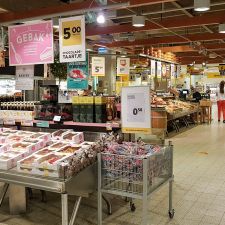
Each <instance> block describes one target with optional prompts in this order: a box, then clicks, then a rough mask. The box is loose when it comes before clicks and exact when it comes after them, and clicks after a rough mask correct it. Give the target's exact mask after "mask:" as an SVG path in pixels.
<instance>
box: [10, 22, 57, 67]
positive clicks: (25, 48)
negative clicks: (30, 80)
mask: <svg viewBox="0 0 225 225" xmlns="http://www.w3.org/2000/svg"><path fill="white" fill-rule="evenodd" d="M53 61H54V49H53V27H52V21H45V22H39V23H35V24H26V25H25V24H24V25H18V26H10V27H9V64H10V65H11V66H15V65H16V66H17V65H29V64H44V63H53Z"/></svg>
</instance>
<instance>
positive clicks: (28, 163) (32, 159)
mask: <svg viewBox="0 0 225 225" xmlns="http://www.w3.org/2000/svg"><path fill="white" fill-rule="evenodd" d="M40 157H41V156H37V155H34V154H33V155H30V156H28V157H26V158H24V159H21V160H19V161H18V162H17V171H18V172H23V173H31V174H34V170H35V164H36V161H37V159H38V158H40Z"/></svg>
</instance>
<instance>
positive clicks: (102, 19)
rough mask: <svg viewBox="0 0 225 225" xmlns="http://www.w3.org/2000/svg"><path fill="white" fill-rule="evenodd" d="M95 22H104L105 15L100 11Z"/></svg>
mask: <svg viewBox="0 0 225 225" xmlns="http://www.w3.org/2000/svg"><path fill="white" fill-rule="evenodd" d="M97 23H99V24H103V23H105V16H104V15H103V14H102V13H100V14H99V15H98V16H97Z"/></svg>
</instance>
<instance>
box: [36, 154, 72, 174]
mask: <svg viewBox="0 0 225 225" xmlns="http://www.w3.org/2000/svg"><path fill="white" fill-rule="evenodd" d="M71 158H72V155H69V156H68V154H60V153H57V152H53V153H50V154H48V155H46V156H43V157H41V158H39V159H38V160H37V164H36V168H38V169H39V170H49V171H52V170H53V171H54V170H55V171H59V169H60V166H61V163H62V162H63V161H65V160H70V159H71Z"/></svg>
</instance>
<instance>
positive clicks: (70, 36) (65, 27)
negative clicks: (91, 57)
mask: <svg viewBox="0 0 225 225" xmlns="http://www.w3.org/2000/svg"><path fill="white" fill-rule="evenodd" d="M59 48H60V62H81V61H85V60H86V49H85V17H84V16H75V17H69V18H63V19H60V20H59Z"/></svg>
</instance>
